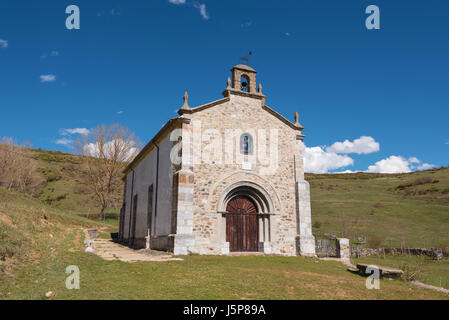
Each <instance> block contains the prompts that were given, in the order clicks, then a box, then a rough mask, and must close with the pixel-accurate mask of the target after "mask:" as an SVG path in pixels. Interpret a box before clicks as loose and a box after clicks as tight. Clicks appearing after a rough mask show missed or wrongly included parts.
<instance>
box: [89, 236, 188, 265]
mask: <svg viewBox="0 0 449 320" xmlns="http://www.w3.org/2000/svg"><path fill="white" fill-rule="evenodd" d="M84 234H85V238H86V239H89V236H88V233H87V230H84ZM92 248H93V249H94V250H95V253H96V254H97V255H98V256H99V257H101V258H103V259H105V260H120V261H124V262H138V261H153V262H164V261H182V260H183V259H181V258H173V256H172V255H171V254H169V253H166V252H161V251H154V250H144V249H143V250H134V249H131V248H128V247H125V246H122V245H120V244H118V243H115V242H113V241H111V240H108V239H95V240H94V243H93V245H92Z"/></svg>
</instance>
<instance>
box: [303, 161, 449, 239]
mask: <svg viewBox="0 0 449 320" xmlns="http://www.w3.org/2000/svg"><path fill="white" fill-rule="evenodd" d="M306 179H307V180H308V181H309V182H310V185H311V198H312V221H313V233H314V235H315V236H317V237H321V236H324V235H329V234H332V233H334V234H335V235H337V236H339V237H348V238H350V239H351V241H352V242H354V241H356V239H357V237H359V236H365V237H366V239H367V244H366V245H367V246H368V247H378V246H388V247H400V246H401V243H403V245H405V246H410V247H432V246H433V247H435V246H439V247H448V246H449V233H448V232H447V230H449V168H440V169H434V170H427V171H421V172H413V173H406V174H394V175H386V174H369V173H351V174H323V175H314V174H308V175H307V176H306Z"/></svg>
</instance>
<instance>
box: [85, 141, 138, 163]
mask: <svg viewBox="0 0 449 320" xmlns="http://www.w3.org/2000/svg"><path fill="white" fill-rule="evenodd" d="M127 143H128V142H125V141H124V140H122V139H117V140H111V141H108V142H106V143H105V144H104V147H103V154H104V155H105V157H106V158H112V155H114V154H115V152H114V145H115V144H118V145H122V146H123V147H121V148H119V149H120V150H125V149H124V146H125V145H126V144H127ZM132 145H136V144H135V142H132ZM136 151H137V148H135V147H131V148H129V150H128V152H127V154H126V155H124V157H123V158H124V159H123V160H125V161H126V160H128V159H129V158H131V157H132V156H134V155H135V154H136ZM84 152H85V154H86V155H90V156H92V157H99V156H100V151H99V146H98V143H89V144H87V145H85V146H84ZM108 155H111V156H110V157H109V156H108Z"/></svg>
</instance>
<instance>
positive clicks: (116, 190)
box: [77, 124, 140, 220]
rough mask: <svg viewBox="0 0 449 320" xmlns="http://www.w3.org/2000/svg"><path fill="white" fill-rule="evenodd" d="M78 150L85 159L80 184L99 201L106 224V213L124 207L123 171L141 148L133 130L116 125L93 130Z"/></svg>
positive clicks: (79, 176) (83, 138)
mask: <svg viewBox="0 0 449 320" xmlns="http://www.w3.org/2000/svg"><path fill="white" fill-rule="evenodd" d="M77 147H78V153H79V154H80V155H82V156H84V157H83V160H82V172H80V173H78V174H77V180H78V181H79V182H81V183H83V184H84V185H85V186H86V189H87V192H88V193H89V194H91V195H92V196H93V197H94V198H95V199H96V200H97V202H98V204H99V206H100V208H101V212H100V217H101V219H103V220H104V219H105V210H106V209H108V208H111V207H118V206H119V205H120V202H121V196H122V195H121V191H122V190H123V182H122V175H123V170H124V169H125V167H126V166H127V165H128V164H129V162H130V161H132V160H133V159H134V157H135V156H136V155H137V153H138V152H139V149H140V144H139V143H138V142H137V138H136V137H135V136H134V134H133V133H131V132H130V131H129V129H127V128H125V127H123V126H121V125H119V124H113V125H111V126H106V125H100V126H97V127H96V128H94V129H92V130H91V131H90V132H89V134H87V135H85V136H83V137H81V138H80V139H79V140H78V143H77Z"/></svg>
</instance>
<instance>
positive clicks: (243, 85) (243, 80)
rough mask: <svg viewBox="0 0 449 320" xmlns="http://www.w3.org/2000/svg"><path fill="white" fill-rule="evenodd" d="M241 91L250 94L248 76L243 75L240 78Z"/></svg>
mask: <svg viewBox="0 0 449 320" xmlns="http://www.w3.org/2000/svg"><path fill="white" fill-rule="evenodd" d="M240 90H242V91H244V92H249V77H248V76H247V75H243V76H242V77H241V78H240Z"/></svg>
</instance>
